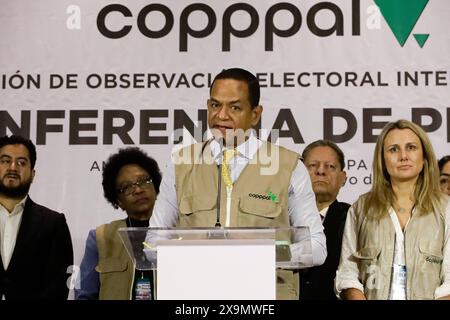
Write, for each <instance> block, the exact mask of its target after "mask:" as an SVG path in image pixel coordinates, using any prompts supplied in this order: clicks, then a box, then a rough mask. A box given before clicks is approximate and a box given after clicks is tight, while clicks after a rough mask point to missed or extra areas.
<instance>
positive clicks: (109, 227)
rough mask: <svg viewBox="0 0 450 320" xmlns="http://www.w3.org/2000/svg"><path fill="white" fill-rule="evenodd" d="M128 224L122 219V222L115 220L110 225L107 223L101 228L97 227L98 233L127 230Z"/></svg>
mask: <svg viewBox="0 0 450 320" xmlns="http://www.w3.org/2000/svg"><path fill="white" fill-rule="evenodd" d="M126 226H127V223H126V222H125V219H120V220H114V221H111V222H109V223H105V224H102V225H100V226H98V227H97V229H96V231H97V233H98V232H102V233H105V232H110V231H115V230H117V229H119V228H126Z"/></svg>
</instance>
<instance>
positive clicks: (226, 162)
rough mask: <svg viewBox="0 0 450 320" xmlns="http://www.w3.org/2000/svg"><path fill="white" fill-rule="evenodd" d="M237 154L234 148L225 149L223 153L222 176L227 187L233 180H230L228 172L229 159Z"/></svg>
mask: <svg viewBox="0 0 450 320" xmlns="http://www.w3.org/2000/svg"><path fill="white" fill-rule="evenodd" d="M236 155H237V151H236V149H227V150H225V151H224V153H223V162H222V178H223V181H224V182H225V185H226V186H227V187H232V186H233V180H231V173H230V167H229V164H230V161H231V159H233V158H234V157H235V156H236Z"/></svg>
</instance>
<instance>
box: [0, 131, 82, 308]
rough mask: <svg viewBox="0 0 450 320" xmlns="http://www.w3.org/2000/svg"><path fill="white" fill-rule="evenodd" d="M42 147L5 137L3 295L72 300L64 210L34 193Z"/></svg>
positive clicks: (0, 236) (0, 244)
mask: <svg viewBox="0 0 450 320" xmlns="http://www.w3.org/2000/svg"><path fill="white" fill-rule="evenodd" d="M35 164H36V148H35V146H34V144H33V143H32V142H31V141H30V140H27V139H25V138H23V137H20V136H15V135H13V136H10V137H8V136H4V137H1V138H0V253H1V260H2V261H1V262H2V263H0V299H6V300H11V299H15V300H17V299H67V296H68V293H69V289H68V287H67V284H66V281H67V278H68V276H69V274H67V273H66V271H67V267H69V266H71V265H72V264H73V249H72V240H71V237H70V232H69V228H68V226H67V223H66V219H65V217H64V215H63V214H60V213H57V212H55V211H52V210H50V209H48V208H45V207H43V206H41V205H38V204H36V203H35V202H33V201H32V200H31V199H30V197H29V196H28V191H29V189H30V186H31V183H32V182H33V178H34V175H35V170H34V166H35Z"/></svg>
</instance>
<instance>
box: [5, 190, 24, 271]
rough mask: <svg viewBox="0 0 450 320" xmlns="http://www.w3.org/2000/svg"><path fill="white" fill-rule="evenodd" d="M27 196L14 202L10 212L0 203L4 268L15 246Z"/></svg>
mask: <svg viewBox="0 0 450 320" xmlns="http://www.w3.org/2000/svg"><path fill="white" fill-rule="evenodd" d="M27 198H28V196H26V197H25V198H23V199H22V200H21V201H20V202H19V203H18V204H16V206H15V207H14V209H13V211H12V212H11V213H10V212H9V211H8V210H6V208H5V207H4V206H2V205H1V204H0V252H1V258H2V262H3V268H4V269H5V270H6V269H7V268H8V265H9V262H10V261H11V256H12V254H13V252H14V247H15V246H16V239H17V233H18V231H19V227H20V222H21V221H22V214H23V210H24V208H25V201H26V200H27Z"/></svg>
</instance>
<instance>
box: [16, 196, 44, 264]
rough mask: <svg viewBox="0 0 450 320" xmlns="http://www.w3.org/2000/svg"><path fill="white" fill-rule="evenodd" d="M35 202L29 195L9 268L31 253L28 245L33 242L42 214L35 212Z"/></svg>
mask: <svg viewBox="0 0 450 320" xmlns="http://www.w3.org/2000/svg"><path fill="white" fill-rule="evenodd" d="M35 211H36V210H35V204H34V202H33V201H32V200H31V199H30V198H29V197H28V199H27V200H26V202H25V208H24V210H23V214H22V221H21V222H20V226H19V231H18V232H17V239H16V245H15V246H14V251H13V254H12V256H11V261H10V262H9V266H8V269H12V268H14V265H15V264H16V263H18V262H19V261H20V259H26V257H27V256H28V255H29V252H27V250H28V249H27V247H29V244H30V243H32V242H33V238H34V233H35V232H37V231H38V227H37V226H39V223H38V221H39V219H40V216H39V215H38V214H36V212H35Z"/></svg>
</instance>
